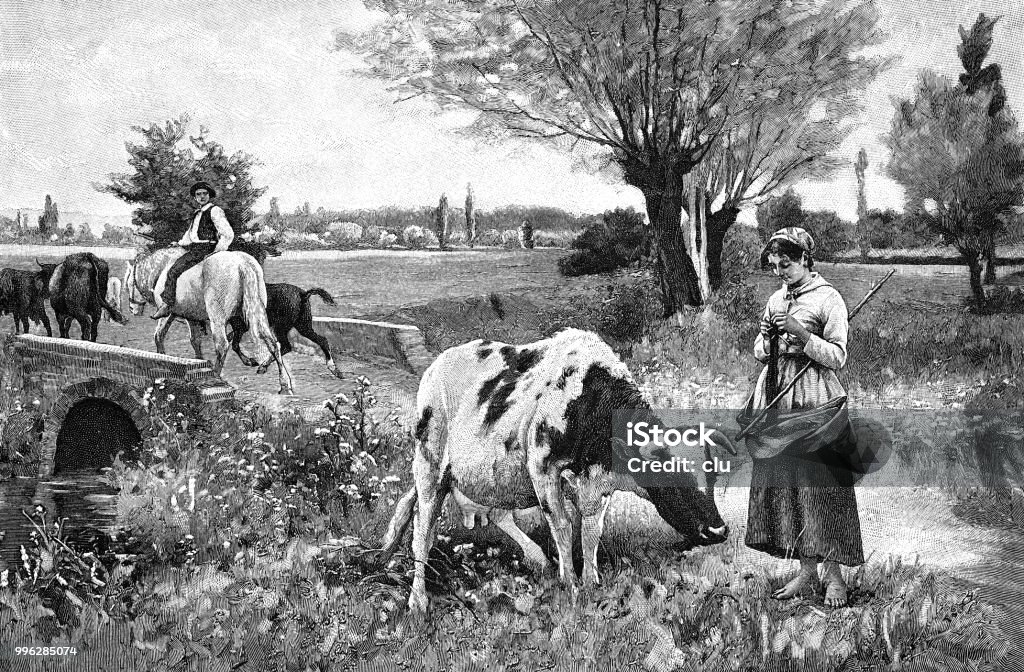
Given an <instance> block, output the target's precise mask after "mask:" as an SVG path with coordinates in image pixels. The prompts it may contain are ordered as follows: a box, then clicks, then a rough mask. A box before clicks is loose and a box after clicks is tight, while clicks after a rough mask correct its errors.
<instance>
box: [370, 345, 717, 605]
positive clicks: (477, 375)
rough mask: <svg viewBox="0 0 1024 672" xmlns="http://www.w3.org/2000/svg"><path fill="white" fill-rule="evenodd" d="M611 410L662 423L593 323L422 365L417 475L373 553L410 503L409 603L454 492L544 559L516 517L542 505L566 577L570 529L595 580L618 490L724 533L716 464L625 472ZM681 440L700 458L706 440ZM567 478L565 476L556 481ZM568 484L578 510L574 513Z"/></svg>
mask: <svg viewBox="0 0 1024 672" xmlns="http://www.w3.org/2000/svg"><path fill="white" fill-rule="evenodd" d="M617 409H621V410H627V411H628V412H629V413H630V415H631V417H632V419H633V421H634V422H638V421H641V420H647V421H649V422H654V423H658V424H659V425H660V424H661V423H660V422H659V421H658V419H657V417H656V416H655V415H654V413H653V411H652V410H651V407H650V405H649V404H648V403H647V402H646V401H645V400H644V398H643V396H642V395H641V394H640V392H639V390H638V389H637V386H636V384H635V382H634V381H633V378H632V376H631V375H630V373H629V370H628V369H627V368H626V366H625V364H623V363H622V361H621V360H619V358H618V357H617V356H616V355H615V353H614V352H613V351H612V350H611V348H610V347H608V345H607V344H606V343H605V342H604V341H602V340H601V339H600V338H599V337H598V336H597V335H596V334H593V333H590V332H586V331H579V330H575V329H568V330H565V331H561V332H559V333H558V334H556V335H555V336H553V337H551V338H549V339H546V340H543V341H539V342H536V343H531V344H528V345H521V346H513V345H507V344H504V343H492V342H489V341H479V340H478V341H473V342H471V343H467V344H465V345H460V346H456V347H454V348H450V349H448V350H446V351H444V352H442V353H441V355H440V356H438V358H437V360H435V361H434V363H433V364H431V365H430V367H429V368H428V369H427V371H426V372H425V373H424V374H423V380H422V382H421V383H420V388H419V393H418V395H417V413H418V417H419V422H418V424H417V427H416V438H417V440H418V441H417V447H416V453H415V456H414V458H413V466H412V469H413V475H414V481H415V484H414V486H413V487H412V488H410V489H409V491H408V492H406V493H405V495H404V496H403V497H402V498H401V500H400V501H399V503H398V506H397V509H396V511H395V515H394V517H393V518H392V520H391V523H390V525H389V527H388V531H387V534H386V535H385V537H384V542H383V549H382V550H381V552H380V554H379V555H378V556H377V557H378V562H381V563H383V562H385V561H386V560H387V559H388V558H389V557H390V556H391V555H392V554H393V553H394V552H395V550H396V549H397V547H398V545H399V543H400V542H401V539H402V537H403V535H404V532H405V530H406V529H407V527H408V525H409V522H410V520H412V519H413V510H414V509H415V523H414V526H413V551H414V554H415V557H416V563H415V575H414V579H413V586H412V594H411V595H410V597H409V607H410V609H413V610H417V611H423V610H425V609H426V607H427V595H426V583H425V567H426V563H427V557H428V555H429V552H430V547H431V545H432V544H433V539H434V533H435V527H436V523H437V519H438V516H439V514H440V512H441V506H442V503H443V501H444V499H445V497H446V496H447V495H448V494H449V493H452V495H453V496H454V498H455V501H456V503H457V504H458V505H459V507H460V508H461V509H462V511H463V515H464V516H466V518H467V519H472V518H475V517H477V516H481V517H482V518H483V519H484V521H485V522H486V521H487V519H488V518H489V519H490V520H491V521H493V522H494V523H496V524H497V525H498V527H499V528H500V529H502V530H503V531H504V532H506V533H507V534H508V535H509V536H511V537H512V538H513V539H514V540H515V541H516V542H518V543H519V545H520V546H522V548H523V551H524V554H525V556H526V559H527V561H528V562H530V563H531V564H534V565H540V566H541V567H542V568H543V567H546V566H547V564H548V562H547V559H546V558H545V556H544V553H543V552H542V551H541V549H540V547H539V546H538V545H537V544H536V543H534V542H533V541H532V540H531V539H530V538H529V537H527V536H526V534H524V533H523V532H522V530H520V529H519V528H518V527H517V526H516V524H515V522H514V520H513V517H512V510H514V509H524V508H532V507H536V506H540V508H541V511H542V512H543V513H544V515H545V517H546V518H547V520H548V524H549V526H550V529H551V534H552V536H553V537H554V539H555V545H556V546H557V549H558V557H559V574H560V576H561V579H562V581H564V582H566V583H569V584H572V583H575V580H576V579H575V572H574V569H573V560H572V548H573V542H574V537H575V535H576V534H579V535H580V536H581V539H580V541H581V545H582V549H583V562H584V567H583V580H584V582H587V583H596V582H597V580H598V571H597V545H598V541H599V540H600V536H601V533H602V527H603V521H604V515H605V513H606V511H607V507H608V503H609V500H610V498H611V495H612V493H613V492H615V491H617V490H623V491H631V492H634V493H636V494H637V495H639V496H641V497H643V498H645V499H647V500H648V501H650V502H651V503H653V504H654V507H655V508H656V510H657V511H658V513H659V514H660V515H661V516H662V518H664V519H665V520H666V521H667V522H668V523H669V524H670V525H672V527H674V528H675V529H676V530H677V531H679V532H680V533H682V534H684V535H686V536H687V537H688V538H690V539H691V540H693V541H695V542H696V543H704V544H712V543H719V542H721V541H724V540H725V538H726V537H727V535H728V532H729V530H728V526H726V524H725V522H724V521H723V520H722V517H721V515H720V514H719V512H718V507H717V505H716V503H715V499H714V475H713V474H706V473H704V472H703V471H701V470H696V471H695V472H694V473H685V474H679V475H678V479H679V480H677V481H674V482H673V485H672V487H642V486H640V485H639V484H638V483H637V481H636V479H635V478H633V476H632V475H631V474H629V473H625V472H623V473H620V472H619V471H618V470H613V469H612V464H613V446H612V435H613V432H612V413H613V411H615V410H617ZM712 437H713V443H714V444H716V445H718V446H722V447H725V448H726V449H728V450H729V451H730V452H732V453H733V454H735V450H734V448H733V446H732V443H731V442H730V441H729V439H728V438H727V437H725V436H724V435H722V434H721V433H720V432H717V431H714V432H712ZM684 450H693V451H694V454H693V456H692V457H694V458H698V457H699V458H701V459H702V461H703V459H704V458H706V457H707V454H705V453H704V451H706V450H709V448H707V447H705V448H693V449H684ZM697 451H701V452H700V454H699V455H698V454H697ZM566 482H568V483H569V485H570V487H569V488H568V489H566V490H563V487H564V485H563V484H564V483H566ZM567 492H568V494H569V495H570V496H571V497H572V500H573V502H574V504H575V509H576V511H577V512H578V513H576V514H573V515H572V516H570V514H569V511H568V509H567V506H566V493H567ZM574 528H575V529H574Z"/></svg>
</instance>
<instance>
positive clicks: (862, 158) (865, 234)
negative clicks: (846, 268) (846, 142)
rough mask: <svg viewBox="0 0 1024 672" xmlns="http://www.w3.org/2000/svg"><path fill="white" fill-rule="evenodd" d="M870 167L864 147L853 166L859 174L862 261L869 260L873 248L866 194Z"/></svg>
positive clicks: (858, 242)
mask: <svg viewBox="0 0 1024 672" xmlns="http://www.w3.org/2000/svg"><path fill="white" fill-rule="evenodd" d="M867 167H868V153H867V151H865V149H864V148H863V147H861V148H860V151H859V152H857V161H856V163H854V164H853V169H854V172H856V173H857V245H858V246H859V247H860V258H861V261H864V262H866V261H867V260H868V250H869V249H870V247H871V234H870V232H869V230H868V229H869V224H868V197H867V194H866V193H865V179H864V172H865V171H866V170H867Z"/></svg>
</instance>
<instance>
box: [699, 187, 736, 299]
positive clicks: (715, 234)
mask: <svg viewBox="0 0 1024 672" xmlns="http://www.w3.org/2000/svg"><path fill="white" fill-rule="evenodd" d="M739 214H740V211H739V208H734V207H732V206H726V207H723V208H722V209H721V210H718V211H717V212H713V213H711V214H709V215H708V225H707V233H708V244H707V248H706V251H707V255H708V280H709V281H710V282H711V289H712V291H714V290H717V289H719V288H720V287H721V286H722V247H723V244H724V243H725V234H726V233H728V232H729V229H730V228H731V227H732V225H733V224H735V223H736V218H737V217H739Z"/></svg>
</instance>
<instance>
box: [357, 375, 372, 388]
mask: <svg viewBox="0 0 1024 672" xmlns="http://www.w3.org/2000/svg"><path fill="white" fill-rule="evenodd" d="M356 382H357V383H359V384H360V385H362V386H363V387H369V386H370V379H369V378H367V377H366V376H359V377H358V378H356Z"/></svg>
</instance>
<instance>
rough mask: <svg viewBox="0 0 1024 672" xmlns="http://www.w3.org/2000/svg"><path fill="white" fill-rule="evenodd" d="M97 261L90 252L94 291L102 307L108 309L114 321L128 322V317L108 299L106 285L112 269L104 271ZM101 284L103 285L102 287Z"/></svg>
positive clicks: (119, 322)
mask: <svg viewBox="0 0 1024 672" xmlns="http://www.w3.org/2000/svg"><path fill="white" fill-rule="evenodd" d="M96 261H97V259H96V257H94V256H93V255H91V254H90V255H89V263H90V264H92V291H93V294H94V296H95V297H96V299H97V300H98V301H99V303H100V308H102V309H103V310H105V311H107V315H109V316H110V319H112V320H113V321H114V322H117V323H118V324H128V319H127V318H126V317H125V316H124V315H122V314H121V311H120V310H118V309H117V308H115V307H114V306H112V305H110V303H109V302H108V301H107V287H106V285H107V283H108V282H109V278H108V277H107V274H109V272H110V271H109V269H108V271H107V273H103V269H102V268H101V267H100V265H99V264H98V263H96ZM100 285H103V286H102V287H101V286H100Z"/></svg>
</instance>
